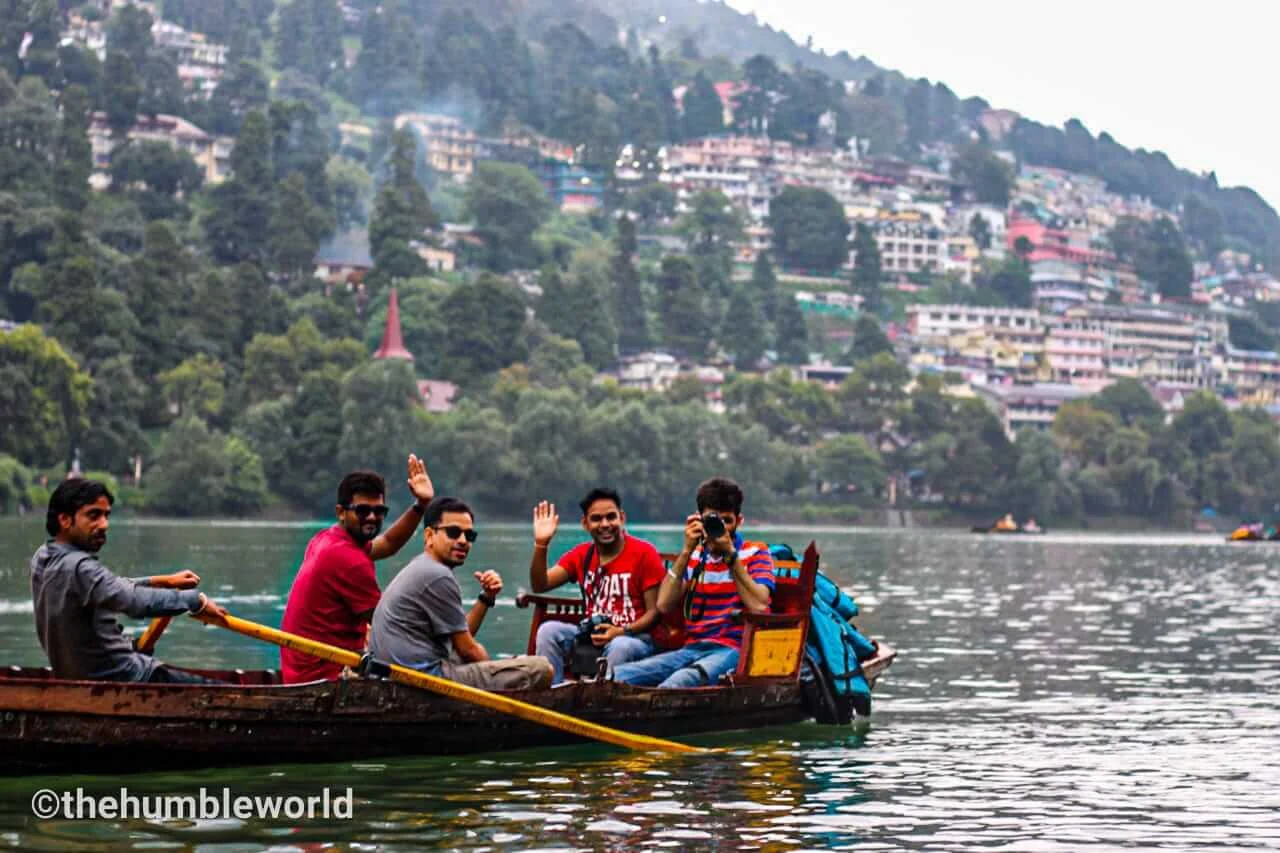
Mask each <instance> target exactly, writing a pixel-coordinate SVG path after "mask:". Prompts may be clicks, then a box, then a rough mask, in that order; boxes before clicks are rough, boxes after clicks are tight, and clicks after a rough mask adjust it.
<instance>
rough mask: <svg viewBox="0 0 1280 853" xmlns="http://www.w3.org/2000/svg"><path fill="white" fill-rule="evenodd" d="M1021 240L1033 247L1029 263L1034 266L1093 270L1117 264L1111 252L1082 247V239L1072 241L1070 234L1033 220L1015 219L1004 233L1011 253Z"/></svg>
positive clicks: (1028, 257) (1028, 258)
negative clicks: (1068, 265) (1061, 263)
mask: <svg viewBox="0 0 1280 853" xmlns="http://www.w3.org/2000/svg"><path fill="white" fill-rule="evenodd" d="M1020 237H1026V238H1027V240H1028V241H1029V242H1030V243H1031V246H1032V249H1031V253H1030V254H1029V255H1028V256H1027V260H1028V261H1029V262H1032V263H1034V262H1036V261H1051V260H1058V261H1066V262H1067V263H1072V264H1088V265H1091V266H1092V265H1098V264H1110V263H1114V261H1115V258H1114V257H1113V256H1112V255H1111V253H1110V252H1104V251H1102V250H1101V249H1094V248H1092V247H1091V246H1084V245H1080V241H1079V239H1076V240H1074V241H1073V240H1072V235H1071V234H1069V233H1068V232H1066V231H1061V230H1057V229H1054V228H1049V227H1047V226H1045V225H1043V224H1042V223H1040V222H1037V221H1036V220H1034V219H1026V218H1023V217H1016V218H1014V219H1012V220H1010V222H1009V227H1008V229H1007V230H1006V231H1005V240H1006V242H1007V245H1008V247H1009V249H1010V251H1013V250H1014V249H1016V244H1017V242H1018V238H1020Z"/></svg>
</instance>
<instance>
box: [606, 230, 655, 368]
mask: <svg viewBox="0 0 1280 853" xmlns="http://www.w3.org/2000/svg"><path fill="white" fill-rule="evenodd" d="M635 253H636V224H635V222H634V221H632V219H631V217H629V216H626V215H623V216H621V217H620V218H619V219H618V237H617V241H616V246H615V251H614V255H613V281H614V285H615V286H616V288H617V290H616V291H615V293H614V297H615V299H614V318H615V320H616V321H617V327H618V348H619V349H620V350H621V351H622V352H641V351H643V350H645V349H648V348H649V347H650V346H652V343H653V341H652V338H650V336H649V315H648V312H647V311H646V310H645V305H644V291H643V290H642V289H641V287H640V273H639V272H638V271H637V270H636V263H635Z"/></svg>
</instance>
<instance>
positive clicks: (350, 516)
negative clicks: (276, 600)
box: [280, 454, 435, 684]
mask: <svg viewBox="0 0 1280 853" xmlns="http://www.w3.org/2000/svg"><path fill="white" fill-rule="evenodd" d="M409 491H410V492H412V493H413V496H414V498H416V499H417V500H416V503H414V504H411V505H410V506H409V508H408V509H406V510H405V511H404V513H403V514H402V515H401V516H400V518H398V519H397V520H396V522H395V524H393V525H391V527H390V528H388V529H387V531H386V532H385V533H383V534H382V535H378V532H379V531H380V530H381V529H382V521H383V519H385V518H386V517H387V512H388V507H387V504H386V496H387V485H386V482H385V481H384V480H383V479H382V477H381V476H379V475H378V474H375V473H374V472H373V471H352V472H351V473H350V474H348V475H347V476H345V477H343V478H342V482H341V483H339V484H338V503H337V506H335V507H334V512H335V514H336V516H337V519H338V523H337V524H334V525H333V526H332V527H328V528H326V529H324V530H322V531H320V532H319V533H317V534H316V535H315V536H314V537H313V538H312V539H311V542H309V543H308V544H307V550H306V554H305V555H304V556H303V558H302V565H301V566H300V567H299V568H298V574H297V576H296V577H294V579H293V586H292V588H291V589H290V590H289V600H288V601H287V602H286V603H285V608H284V621H283V622H282V623H281V626H280V627H281V628H282V629H283V630H285V631H288V632H289V633H290V634H297V635H298V636H300V637H306V638H307V639H308V640H316V641H318V642H321V643H328V644H329V645H331V646H337V647H339V648H342V649H346V650H348V651H352V652H363V651H364V647H365V640H366V638H367V635H368V630H369V619H370V617H372V616H373V610H374V608H375V607H377V606H378V600H379V599H380V598H381V596H382V591H381V590H380V589H379V588H378V575H377V573H376V572H375V570H374V567H373V563H374V561H375V560H383V559H386V558H387V557H391V556H394V555H395V554H396V553H397V552H399V550H400V549H401V548H403V547H404V545H405V543H406V542H408V541H409V540H410V539H411V538H412V537H413V533H414V531H415V530H417V529H418V521H419V519H421V518H422V517H423V514H424V513H425V512H426V507H427V504H429V503H431V499H432V498H433V497H435V486H433V485H432V483H431V477H429V476H428V475H427V466H426V465H424V464H423V463H422V460H420V459H419V458H418V457H417V456H414V455H413V454H410V455H409ZM280 670H281V674H282V675H283V677H284V682H285V683H286V684H298V683H301V682H307V681H319V680H332V679H335V678H338V677H339V676H340V675H341V674H342V667H341V666H340V665H338V664H336V663H331V662H329V661H325V660H320V659H319V658H316V657H312V656H311V655H308V654H304V653H302V652H298V651H294V650H293V649H281V650H280Z"/></svg>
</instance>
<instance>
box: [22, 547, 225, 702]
mask: <svg viewBox="0 0 1280 853" xmlns="http://www.w3.org/2000/svg"><path fill="white" fill-rule="evenodd" d="M31 599H32V601H33V602H34V603H35V611H36V633H37V634H38V635H39V637H40V645H41V646H43V647H44V650H45V653H46V654H47V655H48V656H49V664H50V666H52V667H53V674H54V675H56V676H57V677H58V678H88V679H94V680H105V681H146V680H147V679H148V678H150V677H151V672H152V670H154V669H155V666H156V662H155V659H154V658H152V657H151V656H150V655H142V654H138V653H137V652H135V651H134V650H133V642H132V641H131V640H130V639H129V638H128V637H126V636H125V635H124V631H123V629H121V627H120V623H119V622H117V621H116V618H115V614H116V613H123V614H125V615H126V616H132V617H133V618H135V619H139V618H142V617H144V616H176V615H177V614H179V613H186V612H188V611H192V612H193V611H196V610H198V609H200V593H199V592H197V591H196V590H194V589H183V590H178V589H154V588H152V587H149V586H145V585H143V583H142V582H141V581H135V580H126V579H125V578H120V577H116V576H115V575H113V574H112V573H111V572H110V571H108V570H107V567H106V566H104V565H102V563H100V562H98V558H97V557H96V556H94V555H93V554H90V553H89V552H88V551H81V550H80V549H79V548H76V547H75V546H73V545H66V544H64V543H61V542H55V541H50V542H47V543H46V544H44V545H42V546H41V547H40V549H39V550H38V551H36V553H35V554H34V555H33V556H32V557H31Z"/></svg>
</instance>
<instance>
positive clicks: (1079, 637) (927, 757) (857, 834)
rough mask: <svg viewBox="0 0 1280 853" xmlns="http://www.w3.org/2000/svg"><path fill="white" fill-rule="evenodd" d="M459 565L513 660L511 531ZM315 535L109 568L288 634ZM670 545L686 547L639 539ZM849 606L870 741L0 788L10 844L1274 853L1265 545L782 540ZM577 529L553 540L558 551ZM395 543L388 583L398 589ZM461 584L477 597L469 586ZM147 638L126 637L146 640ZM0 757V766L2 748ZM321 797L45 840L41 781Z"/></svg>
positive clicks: (23, 616)
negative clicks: (253, 817) (869, 709)
mask: <svg viewBox="0 0 1280 853" xmlns="http://www.w3.org/2000/svg"><path fill="white" fill-rule="evenodd" d="M480 527H481V528H482V529H483V533H482V535H481V538H480V541H479V542H478V543H477V545H476V548H475V550H474V552H473V557H472V559H471V561H470V562H469V563H468V566H467V568H468V569H471V568H495V569H498V570H499V571H500V572H501V573H502V574H503V576H504V579H505V580H506V582H507V587H506V590H504V592H503V595H502V596H501V599H502V601H501V602H500V607H499V608H498V609H497V610H496V611H494V612H493V613H491V614H490V616H489V618H488V619H487V621H486V623H485V625H484V627H483V629H482V631H481V634H480V639H481V641H482V642H484V643H485V645H486V646H487V647H488V648H489V649H490V651H496V652H518V651H521V650H522V649H523V646H524V643H525V640H526V637H527V628H528V622H527V617H526V614H525V612H524V611H520V610H517V609H515V608H514V606H512V598H513V597H514V594H515V592H516V591H517V589H518V588H519V587H520V586H521V585H522V582H526V583H527V581H526V580H525V575H526V572H527V565H528V551H529V548H528V546H529V533H528V530H527V528H526V527H517V526H508V527H497V526H494V525H489V524H481V525H480ZM315 529H316V528H315V527H310V528H308V527H305V526H292V527H290V526H257V525H221V524H207V523H159V522H135V523H127V522H125V523H118V524H116V525H115V526H114V527H113V529H112V533H111V539H110V542H109V543H108V545H107V548H106V549H105V550H104V552H103V558H104V561H105V562H106V563H107V565H108V566H110V567H112V568H113V569H114V570H115V571H116V572H117V573H120V574H124V575H143V574H154V573H158V572H161V571H167V570H172V569H176V568H191V569H194V570H195V571H197V572H198V573H199V574H201V575H202V576H203V577H204V584H203V588H204V589H205V590H206V591H208V592H210V593H211V594H213V595H214V596H215V597H216V598H217V599H218V600H219V601H221V602H223V603H225V604H226V605H227V606H228V607H229V608H230V609H231V610H232V611H233V612H235V613H237V614H238V615H241V616H244V617H246V618H249V619H253V620H257V621H263V622H266V623H268V624H273V625H278V624H279V619H280V616H281V612H282V610H283V606H284V596H285V594H286V592H287V590H288V587H289V583H290V580H291V578H292V575H293V572H294V569H295V568H296V566H297V562H298V559H299V557H300V556H301V552H302V549H303V547H304V546H305V543H306V540H307V538H308V537H309V536H310V535H311V534H312V533H313V532H314V531H315ZM633 532H635V533H638V534H641V535H646V536H649V537H650V538H652V539H653V540H654V541H655V542H656V543H657V544H658V545H659V547H661V548H664V549H666V548H671V547H674V546H675V545H676V543H677V541H678V537H679V531H678V530H676V529H675V528H670V529H661V530H654V529H644V528H639V529H635V530H633ZM763 538H768V539H769V540H771V541H786V542H789V543H791V544H792V545H794V546H797V550H799V548H800V546H803V545H804V544H805V543H806V542H807V541H808V539H810V538H816V539H817V540H818V542H819V544H820V546H821V548H822V550H823V559H824V567H825V569H826V571H827V572H828V573H829V574H830V575H832V576H833V577H834V578H835V579H837V580H838V581H839V582H840V583H841V584H842V585H843V586H845V587H846V588H848V589H851V590H852V591H853V592H854V593H855V595H856V596H857V598H858V600H859V603H860V604H861V605H862V607H863V609H864V616H863V617H861V618H860V619H859V620H858V621H859V625H860V627H862V628H863V629H864V631H866V632H867V633H869V634H871V635H873V636H877V637H882V638H884V639H886V640H888V641H889V642H890V643H891V644H893V645H895V646H896V647H897V648H898V649H899V651H900V655H901V656H900V658H899V660H898V661H897V663H895V665H894V666H893V667H892V668H891V669H890V670H889V672H888V673H887V674H886V675H885V677H884V678H883V679H882V680H881V682H880V684H879V686H878V689H877V692H876V698H875V712H874V715H873V718H872V721H871V723H870V725H869V726H867V727H865V728H862V729H858V730H854V729H853V728H830V727H824V726H818V725H816V724H806V725H799V726H791V727H786V728H775V729H768V730H762V731H756V732H751V733H742V734H734V735H728V736H721V737H717V738H709V739H706V738H704V739H703V740H701V741H700V742H701V743H704V744H711V743H714V744H716V745H727V746H729V747H731V749H730V750H729V751H728V752H726V753H722V754H717V755H714V756H710V757H706V756H703V757H698V758H688V757H678V758H667V757H651V756H643V757H637V756H632V755H627V754H624V753H622V752H618V751H615V750H613V749H611V748H607V747H600V746H583V747H576V748H561V749H549V750H531V751H528V752H522V753H500V754H496V753H495V754H487V755H480V756H468V757H460V758H434V759H432V758H428V759H423V758H415V759H405V760H402V761H392V762H370V763H357V764H328V765H313V766H305V767H303V766H287V767H274V768H266V769H263V768H254V769H248V770H219V771H210V772H200V773H189V774H169V775H150V776H128V777H120V778H117V779H103V778H101V777H99V778H96V779H90V778H87V777H86V778H74V777H59V778H39V779H33V778H28V779H7V780H3V781H0V845H6V846H11V847H15V848H20V849H24V850H26V849H31V850H34V849H42V850H103V849H108V847H110V848H111V849H190V848H192V847H195V848H199V849H209V850H215V849H216V850H219V851H222V850H257V849H263V848H264V847H275V848H278V849H299V850H310V849H322V848H326V847H327V846H329V845H335V846H347V845H351V846H353V847H358V848H359V849H391V850H413V849H422V848H424V847H431V848H435V847H443V848H465V849H529V848H539V849H560V850H598V849H617V850H631V849H639V848H663V849H688V850H705V849H709V848H715V849H720V850H730V849H756V848H761V847H764V848H767V849H793V848H809V849H840V848H850V847H857V848H858V849H862V850H888V849H919V850H977V849H983V850H990V849H1001V850H1027V851H1076V850H1084V849H1090V850H1102V849H1119V848H1126V849H1134V848H1138V849H1170V850H1179V849H1180V850H1190V849H1195V850H1248V849H1271V850H1274V849H1280V648H1278V646H1277V637H1280V545H1243V544H1241V545H1226V544H1223V543H1220V542H1218V541H1216V540H1213V539H1210V538H1202V537H1159V538H1157V537H1142V536H1121V535H1115V536H1108V537H1098V536H1083V535H1082V536H1073V535H1051V536H1046V537H1041V538H994V537H980V536H972V535H969V534H962V533H954V534H952V533H939V532H916V531H887V530H886V531H863V530H858V531H848V530H841V531H832V530H822V531H798V530H770V531H767V532H765V533H764V534H763ZM41 539H42V536H41V529H40V526H39V524H38V523H33V522H31V521H30V520H28V521H24V522H16V521H5V522H0V651H3V653H4V655H3V659H4V662H5V663H17V664H32V665H38V664H43V663H44V660H43V656H42V654H41V652H40V649H39V646H38V644H37V643H36V640H35V636H34V632H33V629H32V616H31V610H30V601H29V590H28V585H27V568H26V564H27V560H28V558H29V556H30V554H31V552H32V551H33V550H34V549H35V548H36V547H37V546H38V544H39V543H40V541H41ZM573 541H574V538H573V537H572V536H569V535H566V531H562V533H561V536H560V538H559V539H558V540H557V542H556V547H559V546H566V547H567V546H568V545H569V544H571V543H572V542H573ZM415 549H416V546H415V545H411V546H410V547H409V549H407V550H406V551H405V552H402V554H401V555H400V556H398V557H396V558H393V559H392V560H389V561H386V562H384V563H382V564H381V565H380V568H379V575H380V577H381V579H382V581H383V583H384V584H385V583H386V582H387V581H388V580H389V579H390V577H391V576H392V575H393V574H394V573H395V571H396V570H397V569H398V568H399V567H400V566H401V565H403V563H404V562H406V561H407V559H408V557H409V555H410V551H411V550H415ZM462 576H463V577H464V591H468V592H470V591H474V590H475V586H476V585H475V583H474V581H472V580H471V579H470V574H469V572H466V571H464V572H463V573H462ZM139 627H141V626H140V625H139ZM159 656H160V657H161V658H164V659H167V660H170V661H172V662H175V663H182V664H191V665H228V666H240V667H245V668H254V667H268V666H275V665H276V661H277V656H276V653H275V651H274V650H273V649H272V648H270V647H265V646H261V645H258V644H255V643H254V642H253V641H251V640H248V639H245V638H241V637H239V636H236V635H232V634H229V633H227V632H225V631H220V630H217V629H212V628H206V627H204V626H201V625H199V624H197V623H195V622H194V621H192V620H185V619H181V620H176V621H175V622H174V624H173V625H172V626H171V627H170V629H169V631H168V632H167V633H166V634H165V636H164V638H163V639H162V640H161V643H160V651H159ZM0 761H3V756H0ZM120 784H128V786H129V788H130V791H131V792H133V793H137V794H143V793H176V794H184V793H185V794H195V793H196V792H197V791H198V790H199V788H201V787H206V788H215V789H220V788H221V787H223V786H227V787H229V788H231V789H232V791H233V793H234V794H235V795H242V794H243V795H253V794H261V793H264V792H279V793H285V794H294V795H300V796H306V795H313V794H318V793H319V792H320V790H321V789H322V788H324V787H325V786H328V787H331V788H333V789H334V790H335V793H342V792H343V791H344V790H345V789H346V788H348V787H350V788H351V789H352V792H353V795H354V800H355V804H354V816H353V818H352V819H350V820H332V821H328V822H325V821H290V820H287V819H282V820H279V821H274V822H260V821H247V822H238V821H235V820H226V821H219V822H196V823H186V822H168V823H166V822H159V821H148V820H145V819H143V820H130V821H115V822H113V821H96V822H89V821H66V820H54V821H43V822H42V821H38V820H36V819H35V818H34V817H33V816H32V812H31V805H30V802H31V797H32V794H33V792H34V791H36V790H37V789H39V788H50V789H54V790H58V791H61V790H74V789H75V788H76V787H78V786H84V787H86V789H89V790H104V789H112V788H118V787H119V785H120Z"/></svg>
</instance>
